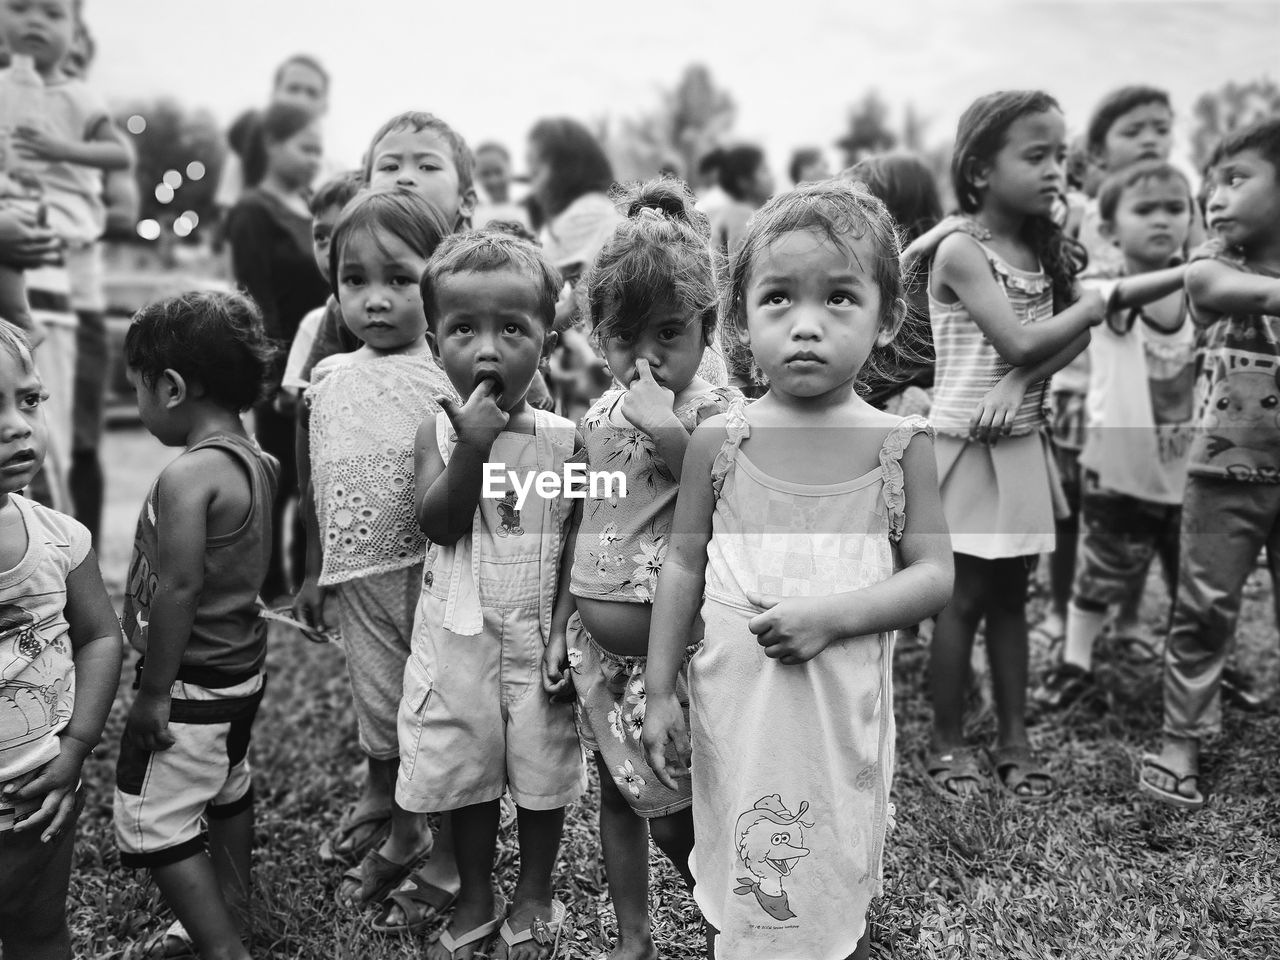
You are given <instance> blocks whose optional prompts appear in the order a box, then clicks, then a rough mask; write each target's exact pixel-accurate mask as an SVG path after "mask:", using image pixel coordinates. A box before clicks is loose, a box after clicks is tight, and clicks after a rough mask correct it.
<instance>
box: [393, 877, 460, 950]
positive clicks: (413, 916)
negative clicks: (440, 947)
mask: <svg viewBox="0 0 1280 960" xmlns="http://www.w3.org/2000/svg"><path fill="white" fill-rule="evenodd" d="M407 883H408V884H409V885H408V886H407V887H406V886H403V885H402V886H400V887H398V888H396V889H395V890H392V891H391V893H390V895H389V896H388V897H387V904H386V906H384V907H383V909H382V912H381V913H380V914H378V919H376V920H374V921H373V924H372V926H373V929H374V930H377V931H378V932H379V933H393V934H401V933H417V932H418V931H419V930H421V929H422V928H423V927H426V926H428V925H430V924H431V923H433V922H434V921H436V920H438V919H439V918H440V917H442V916H444V914H445V913H446V912H447V911H448V910H449V909H450V908H452V907H453V905H454V904H455V903H457V902H458V892H457V891H456V890H445V889H444V888H443V887H437V886H436V885H435V884H434V883H428V882H427V881H426V880H424V879H423V878H422V875H421V874H418V873H411V874H409V879H408V881H407ZM393 907H399V908H400V913H401V914H402V915H403V917H404V920H403V921H402V922H400V923H391V920H390V918H391V910H392V908H393ZM445 949H450V948H448V947H446V948H445Z"/></svg>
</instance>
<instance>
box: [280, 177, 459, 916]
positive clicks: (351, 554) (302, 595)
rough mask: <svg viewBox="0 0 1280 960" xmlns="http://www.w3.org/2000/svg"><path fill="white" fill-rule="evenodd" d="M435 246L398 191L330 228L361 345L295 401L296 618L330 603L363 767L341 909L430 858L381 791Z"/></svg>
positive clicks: (415, 579)
mask: <svg viewBox="0 0 1280 960" xmlns="http://www.w3.org/2000/svg"><path fill="white" fill-rule="evenodd" d="M448 232H449V226H448V223H447V222H446V221H445V220H444V219H443V218H442V217H441V216H440V214H439V212H438V211H437V210H436V209H435V208H433V207H431V206H430V205H429V204H428V203H427V202H426V201H425V200H423V199H422V197H420V196H418V195H417V194H415V193H411V192H409V191H408V190H396V189H392V190H375V191H372V192H369V193H366V194H363V195H361V196H359V197H357V198H356V199H355V200H354V201H352V202H351V203H350V204H348V206H347V207H346V209H345V210H343V212H342V216H341V217H339V219H338V223H337V226H336V227H335V228H334V234H333V242H332V247H331V250H330V260H329V282H330V284H331V287H332V289H333V291H334V294H335V296H336V297H337V298H338V303H339V305H340V306H341V307H342V317H343V320H344V321H345V322H346V324H347V327H348V328H349V329H350V330H351V332H352V333H353V334H354V335H355V336H356V337H357V338H359V339H360V340H361V341H363V343H364V345H363V346H362V347H360V349H358V350H356V351H355V352H353V353H345V354H337V355H335V356H332V357H329V358H328V359H327V360H324V361H322V362H321V363H319V364H318V365H317V366H316V368H315V370H314V371H313V374H312V386H311V388H310V389H309V390H308V391H307V399H308V403H309V404H310V407H311V418H310V419H311V425H310V437H311V488H312V493H311V495H310V496H309V497H308V498H307V500H308V505H309V506H312V507H313V508H314V509H311V510H309V515H308V517H307V526H308V531H309V536H308V537H307V545H308V549H307V576H306V580H305V583H304V585H303V588H302V590H301V591H300V592H299V596H298V601H297V609H298V613H299V616H300V617H301V619H302V620H303V621H305V622H307V623H309V624H311V625H312V626H315V627H319V628H321V629H323V628H325V627H326V626H327V624H326V623H325V611H324V603H323V597H322V595H321V592H322V591H325V592H331V593H332V594H333V596H334V599H335V600H336V601H337V607H338V618H337V619H338V626H339V630H340V632H341V634H342V638H343V642H344V644H345V646H346V653H347V669H348V671H349V672H350V674H351V692H352V696H353V699H354V701H355V712H356V719H357V721H358V724H359V730H360V746H361V749H362V750H363V751H364V752H365V754H366V756H367V757H368V761H369V773H368V777H367V778H366V781H365V788H364V796H363V797H361V799H360V801H359V802H358V803H356V805H355V806H354V808H353V809H351V810H349V811H348V813H347V815H346V816H345V817H344V818H343V822H342V823H340V824H339V828H338V834H337V835H336V836H335V838H334V840H333V841H332V844H331V845H332V848H333V853H334V854H335V855H337V856H348V855H350V856H352V857H353V858H362V859H361V860H360V863H359V866H357V867H355V868H353V869H352V870H349V871H347V873H346V874H345V875H344V876H343V882H342V884H341V887H340V889H339V891H338V901H339V903H344V904H346V903H353V902H355V903H359V904H362V905H363V904H369V903H376V902H378V901H381V900H383V899H384V898H386V897H387V896H388V895H389V894H390V893H391V892H392V891H393V890H394V889H395V888H396V887H397V886H398V885H399V884H400V883H401V881H403V880H404V879H405V878H406V877H407V876H408V875H409V873H410V872H411V871H412V869H413V867H414V866H415V864H416V863H417V862H418V861H419V860H421V859H423V858H424V857H425V856H426V855H427V854H428V853H430V852H431V848H432V837H431V833H430V831H429V830H428V829H427V826H426V819H425V818H424V817H419V816H416V815H414V814H412V813H410V812H408V811H406V810H405V809H403V808H401V807H398V806H396V805H395V802H394V801H395V796H394V784H395V778H396V767H397V764H398V759H399V753H400V751H399V744H398V742H397V734H396V711H397V710H398V708H399V705H400V695H401V692H402V687H403V684H404V665H405V660H406V659H407V658H408V656H409V640H410V634H411V631H412V627H413V609H414V605H415V604H416V602H417V599H418V593H419V591H420V589H421V581H422V560H423V557H424V556H425V555H426V541H425V540H424V539H423V536H422V532H421V531H420V530H419V529H418V525H417V523H416V521H415V518H414V511H413V490H414V486H413V438H414V436H415V434H416V433H417V430H418V426H419V424H421V423H422V421H423V419H424V418H429V417H431V416H433V415H434V414H435V413H436V412H437V411H438V410H439V409H440V408H439V405H438V404H437V402H436V400H435V397H436V395H437V394H441V393H443V394H448V393H449V383H448V380H446V379H445V376H444V373H443V372H442V371H441V370H440V368H439V367H438V366H437V365H436V362H435V361H434V360H433V359H432V358H431V354H430V352H429V351H428V349H427V343H426V339H425V333H426V325H427V322H426V317H425V316H424V315H423V312H422V301H421V300H420V299H419V293H418V280H419V278H421V276H422V272H423V270H425V269H426V266H427V260H428V259H430V257H431V254H432V253H433V252H434V251H435V249H436V246H437V245H438V244H439V243H440V241H441V240H442V239H443V238H444V237H445V236H446V235H447V234H448ZM371 411H377V412H376V415H372V416H371V415H370V412H371ZM387 823H389V833H388V834H387V835H386V836H385V837H384V836H382V832H383V829H384V828H383V827H382V826H381V824H387ZM360 828H364V829H363V830H362V829H360ZM359 848H363V849H360V852H359V853H356V852H354V851H355V850H356V849H359ZM446 852H447V851H446ZM448 859H449V858H448V857H447V856H446V857H444V858H443V859H441V858H436V860H435V861H433V864H434V866H439V864H440V863H441V862H443V863H445V864H447V862H448ZM433 869H434V867H433ZM444 869H445V870H446V871H447V866H446V867H445V868H444ZM451 880H452V877H451V876H450V872H446V873H444V874H441V875H439V876H434V879H433V881H432V882H433V883H435V885H436V886H438V887H440V889H442V890H444V889H445V887H446V885H447V884H448V883H449V882H450V881H451ZM413 922H416V919H415V921H413Z"/></svg>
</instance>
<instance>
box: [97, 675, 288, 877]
mask: <svg viewBox="0 0 1280 960" xmlns="http://www.w3.org/2000/svg"><path fill="white" fill-rule="evenodd" d="M265 683H266V677H265V676H264V675H263V674H261V673H258V674H255V675H254V676H253V677H250V678H249V679H248V680H245V681H243V682H242V683H238V684H236V685H235V686H231V687H224V688H220V689H213V688H207V687H201V686H197V685H196V684H193V683H184V682H182V681H181V680H177V681H175V682H174V684H173V687H172V688H171V689H170V696H171V697H172V698H173V703H172V707H171V709H170V712H169V732H170V733H171V734H172V735H173V737H174V740H175V743H174V744H173V746H171V747H170V748H169V749H168V750H163V751H160V752H158V753H151V752H149V751H146V750H142V749H139V748H138V747H135V746H134V745H133V744H132V743H131V742H130V741H129V740H127V739H126V740H124V741H123V742H122V743H121V744H120V759H119V760H118V761H117V762H116V792H115V825H116V845H117V846H118V847H119V848H120V862H121V863H122V864H123V865H124V866H126V867H163V866H168V865H169V864H172V863H179V862H181V861H183V860H186V859H187V858H189V857H191V856H194V855H195V854H197V853H199V852H200V851H202V850H203V849H204V848H205V832H206V831H205V822H206V818H207V819H212V820H219V819H223V820H225V819H229V818H231V817H234V816H236V815H237V814H239V813H241V812H243V811H245V810H247V809H249V808H250V807H251V806H252V805H253V789H252V787H253V783H252V779H251V775H250V770H249V760H248V752H249V733H250V731H251V730H252V728H253V718H254V716H255V715H256V714H257V712H258V705H259V704H260V703H261V702H262V691H263V687H264V685H265Z"/></svg>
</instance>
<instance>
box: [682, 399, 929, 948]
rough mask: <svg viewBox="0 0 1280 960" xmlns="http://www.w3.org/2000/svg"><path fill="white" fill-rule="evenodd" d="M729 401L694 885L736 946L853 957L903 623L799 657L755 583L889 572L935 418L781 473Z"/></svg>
mask: <svg viewBox="0 0 1280 960" xmlns="http://www.w3.org/2000/svg"><path fill="white" fill-rule="evenodd" d="M744 411H745V407H744V406H743V405H741V404H739V405H735V406H734V407H733V408H732V409H731V410H730V411H729V413H728V414H727V418H728V423H727V428H728V439H727V440H726V441H725V443H724V446H723V447H722V448H721V450H720V452H719V454H718V455H717V457H716V460H715V463H714V465H713V467H712V481H713V486H714V488H715V490H716V507H715V513H714V515H713V519H712V536H711V541H710V543H709V544H708V547H707V561H708V563H707V578H706V594H705V601H704V604H703V607H702V616H703V620H704V622H705V624H706V634H705V643H704V646H703V649H702V650H701V652H699V653H698V654H697V655H695V656H694V657H693V660H692V661H691V663H690V670H689V687H690V706H691V721H690V726H691V736H692V741H693V759H692V765H691V769H692V774H693V796H694V803H693V811H694V836H695V838H696V839H695V846H694V852H693V861H692V865H693V875H694V878H695V880H696V882H697V885H696V887H695V889H694V898H695V899H696V900H697V902H698V906H699V907H700V908H701V909H702V912H703V915H704V916H705V917H706V919H707V922H708V923H710V924H711V925H712V926H713V927H715V928H716V929H717V930H719V931H720V937H719V939H718V940H717V943H716V955H717V956H720V957H731V958H733V960H844V958H846V957H848V956H849V954H851V953H852V952H853V951H854V948H855V947H856V946H857V943H858V940H859V938H860V937H861V936H862V932H863V924H864V921H865V918H866V913H867V906H868V904H869V903H870V901H871V898H872V897H874V896H876V895H877V894H878V893H879V892H880V874H881V855H882V852H883V849H884V836H885V830H886V828H887V824H888V822H889V818H890V807H889V785H890V781H891V778H892V774H893V762H894V722H893V684H892V660H893V634H892V633H883V634H879V635H877V636H869V637H851V638H849V639H847V640H842V641H838V642H836V643H834V644H832V645H831V646H829V647H828V648H827V649H826V650H824V651H823V652H822V653H820V654H819V655H818V656H816V657H814V658H813V659H812V660H811V661H809V662H808V663H804V664H797V665H782V664H779V663H777V662H776V661H774V660H771V659H769V658H768V657H766V656H765V654H764V649H763V648H762V647H761V646H760V645H759V644H758V643H757V642H756V637H755V636H754V635H753V634H752V633H751V632H750V630H749V629H748V628H747V624H748V622H749V621H750V620H751V619H752V617H754V616H755V615H756V614H758V613H760V612H761V611H760V609H759V608H758V607H756V606H754V605H753V604H752V603H751V602H750V601H748V600H747V598H746V591H753V592H759V593H761V594H774V595H778V596H783V597H807V596H823V595H827V594H832V593H840V592H845V591H850V590H857V589H860V588H863V587H867V586H870V585H872V584H874V583H878V582H880V581H882V580H885V579H886V578H888V577H889V576H891V575H892V574H893V572H894V569H895V551H894V542H895V541H896V540H897V539H898V538H899V537H900V536H901V533H902V527H903V523H904V517H905V515H904V492H903V483H902V469H901V466H900V461H901V457H902V452H903V450H904V449H905V448H906V446H907V444H908V443H909V442H910V440H911V438H912V436H914V435H915V434H916V433H919V432H925V433H929V432H931V430H930V427H929V425H928V424H927V423H926V421H925V420H924V419H923V418H921V417H908V418H906V419H904V420H902V421H900V422H899V424H898V425H897V426H896V427H894V428H893V429H892V430H891V431H890V432H889V434H888V435H887V436H886V438H885V440H884V444H883V447H882V449H881V451H880V466H879V467H878V468H877V469H875V470H873V471H871V472H870V473H868V474H866V475H864V476H862V477H858V478H856V479H853V480H848V481H845V482H842V483H835V484H798V483H792V482H789V481H785V480H780V479H778V478H776V477H772V476H769V475H767V474H765V473H764V472H763V471H761V470H760V469H759V468H758V467H756V466H755V464H753V463H751V461H750V460H749V458H748V457H747V456H746V455H745V454H744V453H743V452H742V450H741V449H740V448H739V447H740V444H741V443H742V441H743V440H744V439H746V438H747V437H748V436H749V434H750V428H749V426H748V424H747V421H746V417H745V413H744Z"/></svg>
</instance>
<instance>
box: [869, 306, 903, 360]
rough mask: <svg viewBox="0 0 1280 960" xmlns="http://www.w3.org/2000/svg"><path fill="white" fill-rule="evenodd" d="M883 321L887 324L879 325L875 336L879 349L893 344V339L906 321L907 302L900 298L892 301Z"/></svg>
mask: <svg viewBox="0 0 1280 960" xmlns="http://www.w3.org/2000/svg"><path fill="white" fill-rule="evenodd" d="M885 319H886V320H888V322H887V323H882V324H880V331H879V332H878V333H877V334H876V346H877V347H880V348H881V349H884V348H885V347H887V346H888V345H889V344H891V343H893V338H894V337H896V336H897V335H898V331H899V330H901V329H902V324H903V323H904V322H905V321H906V319H907V301H905V300H903V299H902V298H901V297H898V298H897V299H896V300H894V301H893V304H892V306H890V308H889V316H888V317H886V318H885Z"/></svg>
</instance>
